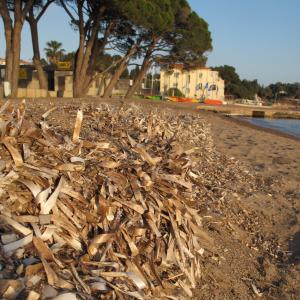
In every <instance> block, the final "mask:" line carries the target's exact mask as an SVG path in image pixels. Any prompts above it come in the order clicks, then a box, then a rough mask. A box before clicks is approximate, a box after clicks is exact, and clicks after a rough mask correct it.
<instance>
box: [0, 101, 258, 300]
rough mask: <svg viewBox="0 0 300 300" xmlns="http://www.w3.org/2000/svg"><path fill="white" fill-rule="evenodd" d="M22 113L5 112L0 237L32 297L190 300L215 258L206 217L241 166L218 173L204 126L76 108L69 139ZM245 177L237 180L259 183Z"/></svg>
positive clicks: (185, 119)
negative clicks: (206, 261)
mask: <svg viewBox="0 0 300 300" xmlns="http://www.w3.org/2000/svg"><path fill="white" fill-rule="evenodd" d="M25 108H26V106H25V103H22V104H21V107H20V108H15V109H14V108H12V107H11V105H10V104H9V102H7V103H6V104H5V105H4V106H3V107H2V108H1V109H0V112H1V113H0V122H1V124H4V123H3V122H6V126H2V125H1V134H2V137H1V141H0V143H1V144H2V147H1V145H0V147H1V148H0V153H1V157H0V159H1V161H3V162H4V163H2V165H3V166H4V167H2V169H0V170H1V171H0V172H1V174H0V195H1V200H0V205H1V207H3V209H2V210H1V212H0V224H1V232H0V235H1V249H2V252H3V253H4V255H5V256H6V257H8V258H10V257H15V256H16V255H17V256H18V262H17V265H23V266H24V271H22V272H19V273H20V274H19V280H20V281H22V283H24V284H25V285H26V286H27V289H29V290H30V292H31V293H29V294H28V297H29V299H30V298H32V299H34V297H37V296H38V295H40V294H43V293H45V289H46V290H47V292H48V293H50V292H49V289H50V290H51V289H52V290H51V292H53V291H54V292H55V291H56V290H59V289H63V290H65V291H66V292H67V293H66V294H62V295H58V296H57V295H55V296H57V299H65V298H66V297H73V298H74V299H75V298H76V297H77V298H78V299H91V297H95V299H98V298H99V296H101V297H102V298H103V299H117V298H120V297H121V298H123V299H132V298H135V299H151V298H153V299H159V298H160V297H162V299H165V298H168V297H169V299H186V297H191V296H192V294H193V289H194V288H196V286H197V282H198V280H199V278H201V276H202V270H201V266H202V264H201V261H202V259H203V253H205V251H206V250H207V251H212V252H214V251H216V249H217V246H216V245H215V242H214V239H213V238H212V237H211V236H210V234H209V233H208V232H207V231H206V229H205V228H204V227H203V218H202V217H201V216H200V215H199V209H198V208H199V207H201V203H204V202H205V203H206V204H207V205H210V202H211V203H214V201H216V200H215V198H217V197H218V198H221V197H224V195H225V194H222V193H225V192H226V188H225V187H224V184H225V182H226V180H228V177H230V176H233V175H232V171H230V168H233V167H234V168H235V170H236V168H237V166H236V165H235V164H236V163H235V162H234V161H230V160H225V161H224V164H223V165H216V164H215V162H216V161H218V162H220V161H221V160H222V159H223V158H222V157H220V155H219V154H218V153H217V152H216V151H215V149H214V145H213V141H212V138H211V135H210V131H209V128H208V127H207V126H205V124H204V123H203V122H202V120H201V119H200V118H199V117H196V116H189V115H187V116H180V117H178V116H174V115H172V114H169V113H168V111H166V112H163V113H159V112H157V111H153V112H149V113H148V114H145V113H144V112H142V111H140V110H139V109H138V108H137V107H130V106H129V107H121V108H119V109H114V108H111V107H109V106H107V105H102V106H101V107H100V108H99V109H98V110H93V111H91V110H89V109H87V108H86V109H82V110H79V111H78V112H77V114H75V115H76V120H75V126H74V129H73V131H70V132H65V131H60V130H56V129H55V127H52V126H50V125H48V123H47V118H48V117H49V116H50V114H54V113H55V112H56V110H57V109H50V110H49V111H47V112H46V113H44V115H43V116H42V119H43V120H42V123H40V124H39V125H38V124H33V123H31V122H30V121H29V120H27V119H26V117H25ZM85 115H87V116H90V119H89V122H92V123H93V124H97V128H98V129H97V135H96V136H94V138H91V137H92V136H93V134H92V132H91V133H90V134H88V135H87V134H86V128H85V120H84V116H85ZM239 171H240V172H235V173H234V172H233V173H234V180H238V178H239V176H240V178H242V176H244V177H245V178H246V177H247V178H248V179H249V182H251V180H252V177H251V175H249V174H246V172H245V173H243V170H242V169H239ZM203 201H204V202H203ZM14 267H15V266H13V268H14ZM20 270H21V269H20ZM7 280H9V278H7ZM18 282H19V281H18ZM10 287H11V289H16V288H15V283H13V284H12V285H10V283H9V282H8V288H10ZM5 292H6V290H5V291H1V293H2V294H1V295H0V296H1V297H3V294H4V293H5ZM8 292H10V291H8ZM11 293H12V295H14V294H13V291H12V290H11ZM53 297H54V296H53ZM12 298H13V296H12ZM55 299H56V298H55ZM66 299H71V298H66Z"/></svg>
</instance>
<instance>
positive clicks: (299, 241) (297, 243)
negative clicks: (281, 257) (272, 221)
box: [289, 231, 300, 264]
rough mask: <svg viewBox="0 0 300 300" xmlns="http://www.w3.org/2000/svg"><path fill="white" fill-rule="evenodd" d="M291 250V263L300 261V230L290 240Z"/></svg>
mask: <svg viewBox="0 0 300 300" xmlns="http://www.w3.org/2000/svg"><path fill="white" fill-rule="evenodd" d="M289 251H290V252H291V253H292V256H291V263H294V264H297V263H299V262H300V231H298V232H297V233H296V234H295V235H294V236H293V238H292V239H291V240H290V242H289Z"/></svg>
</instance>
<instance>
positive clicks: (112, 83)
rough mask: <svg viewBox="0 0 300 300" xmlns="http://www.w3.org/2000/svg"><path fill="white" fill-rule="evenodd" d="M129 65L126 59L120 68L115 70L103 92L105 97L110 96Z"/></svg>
mask: <svg viewBox="0 0 300 300" xmlns="http://www.w3.org/2000/svg"><path fill="white" fill-rule="evenodd" d="M126 66H127V62H126V61H125V60H124V61H123V62H122V63H121V64H120V66H119V67H118V69H117V70H116V71H115V73H114V74H113V76H112V77H111V79H110V81H109V84H108V86H107V87H106V89H105V91H104V94H103V96H102V97H103V98H110V97H111V95H112V92H113V89H114V87H115V85H116V84H117V82H118V80H119V79H120V77H121V75H122V74H123V72H124V71H125V69H126Z"/></svg>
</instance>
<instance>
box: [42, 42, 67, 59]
mask: <svg viewBox="0 0 300 300" xmlns="http://www.w3.org/2000/svg"><path fill="white" fill-rule="evenodd" d="M46 46H47V47H46V48H44V51H45V53H46V56H47V60H48V61H49V62H50V63H52V64H57V63H58V62H59V61H60V60H61V59H62V56H63V55H64V53H65V52H66V50H65V49H62V48H61V46H62V43H60V42H58V41H49V42H47V43H46Z"/></svg>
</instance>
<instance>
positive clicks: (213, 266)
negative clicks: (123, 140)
mask: <svg viewBox="0 0 300 300" xmlns="http://www.w3.org/2000/svg"><path fill="white" fill-rule="evenodd" d="M142 101H143V102H142ZM99 102H103V100H100V101H99V100H97V99H92V100H91V99H89V100H84V101H82V100H76V101H75V100H51V101H49V100H32V101H28V104H27V106H28V110H29V114H30V115H31V116H32V117H33V119H35V121H38V120H39V118H40V116H41V115H42V114H43V113H44V112H45V111H46V110H47V109H49V108H51V107H53V106H58V110H57V111H56V112H54V113H53V115H54V117H53V118H52V119H51V123H52V124H53V125H54V126H58V125H59V126H61V127H62V128H63V129H65V130H72V127H73V124H74V120H73V117H74V116H73V115H74V113H73V115H70V114H69V113H68V106H70V108H71V107H72V109H74V108H78V107H80V106H82V105H91V107H97V105H98V103H99ZM107 102H108V101H107ZM110 103H111V104H113V105H117V106H119V105H123V104H124V101H122V102H120V101H119V100H113V101H110ZM128 103H129V104H130V105H140V104H141V103H142V108H143V109H145V110H149V109H150V110H152V109H159V110H161V109H165V108H169V109H170V110H171V111H172V112H174V113H183V114H200V115H201V116H202V118H203V119H204V121H206V122H207V124H208V126H210V127H211V132H212V136H213V140H214V143H215V145H216V148H217V150H218V151H219V152H220V153H221V154H222V155H226V156H228V157H232V158H234V159H236V160H238V161H239V163H240V164H243V165H245V167H246V168H248V169H249V172H253V173H254V174H256V176H257V178H258V180H259V181H260V182H261V184H260V186H261V188H260V189H259V190H255V191H253V193H251V192H247V193H242V194H241V195H242V196H239V195H237V200H235V201H239V207H242V210H241V211H238V212H236V211H235V207H234V204H233V205H232V206H228V208H227V210H226V212H225V211H224V214H227V217H230V213H231V210H232V213H233V214H235V215H238V214H246V215H247V216H248V219H249V222H250V223H251V222H252V223H253V224H250V225H249V227H251V228H249V229H247V226H248V225H245V224H241V226H240V227H232V228H233V230H231V233H230V232H229V231H228V230H225V229H224V228H222V225H221V223H222V222H221V221H222V220H221V219H220V222H219V223H220V224H218V222H215V223H214V224H209V228H210V229H211V233H212V235H213V236H214V238H215V239H216V241H217V242H218V243H219V246H220V247H222V249H223V251H224V253H223V255H222V256H221V258H220V257H219V259H216V261H214V260H209V261H207V262H204V263H203V269H204V270H205V274H204V275H203V280H201V282H199V287H198V289H197V291H196V296H195V298H194V299H256V298H257V297H258V295H257V290H256V288H258V289H259V291H260V292H261V294H260V292H259V293H258V294H259V296H260V297H261V299H299V297H300V287H299V282H300V270H299V267H300V266H299V255H300V225H299V224H300V141H299V139H297V138H292V137H289V136H287V135H284V134H281V133H277V132H275V131H272V130H267V129H262V128H258V127H256V126H253V125H250V124H247V123H245V122H242V121H236V120H232V119H230V118H227V117H224V116H221V115H218V114H215V113H212V112H203V111H199V110H197V109H196V106H193V105H191V106H190V105H186V104H185V105H182V104H180V105H176V104H170V103H167V104H164V103H159V102H151V101H146V100H138V101H129V102H128ZM62 107H64V108H63V109H62ZM70 110H71V109H70ZM233 184H234V183H233ZM244 185H245V186H247V182H245V183H244ZM242 189H243V186H241V187H238V190H242ZM233 203H234V202H233ZM210 213H211V214H213V212H210ZM257 226H258V229H257ZM252 227H253V228H256V229H255V230H254V229H252ZM251 239H258V240H259V239H261V249H255V247H249V241H250V240H251ZM272 245H280V249H281V250H280V251H278V249H274V251H270V248H271V246H272ZM278 247H279V246H278ZM271 252H272V253H276V254H274V255H273V254H272V253H271ZM280 253H281V254H280ZM211 255H212V257H214V254H211ZM223 258H224V259H223Z"/></svg>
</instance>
